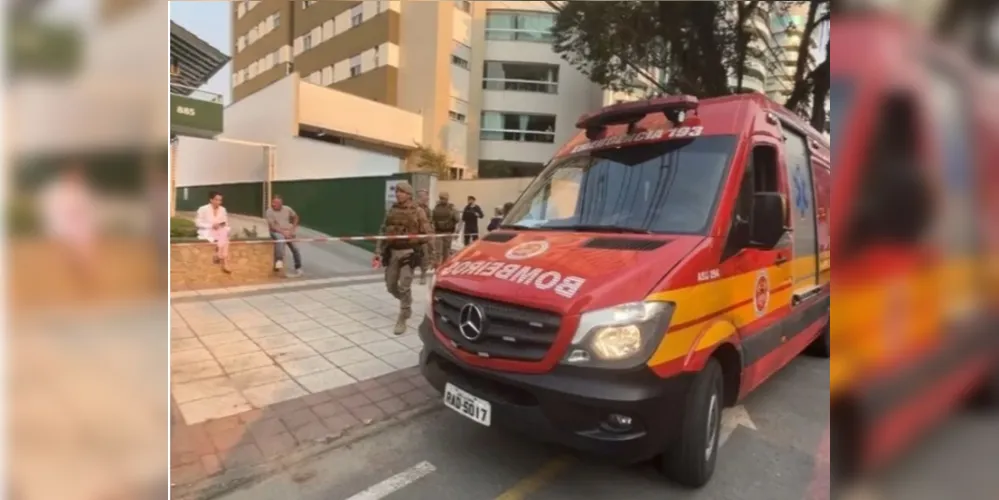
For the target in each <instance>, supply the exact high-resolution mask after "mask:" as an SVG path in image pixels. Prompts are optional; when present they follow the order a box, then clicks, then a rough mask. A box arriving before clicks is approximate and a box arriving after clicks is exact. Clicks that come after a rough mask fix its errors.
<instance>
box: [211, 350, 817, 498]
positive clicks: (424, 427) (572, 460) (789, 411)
mask: <svg viewBox="0 0 999 500" xmlns="http://www.w3.org/2000/svg"><path fill="white" fill-rule="evenodd" d="M828 401H829V364H828V361H826V360H819V359H812V358H807V357H802V358H800V359H798V360H796V361H794V362H793V363H792V364H791V365H789V366H788V367H787V368H785V369H784V370H783V371H781V372H780V373H778V374H777V375H775V376H774V378H772V379H771V380H770V381H769V382H768V383H767V384H765V385H764V387H763V388H761V389H760V390H759V391H758V392H757V393H755V394H753V395H752V396H750V397H749V398H748V399H747V400H746V401H745V402H744V405H745V410H746V412H747V414H748V415H749V418H750V419H751V421H752V424H746V423H744V424H743V425H739V426H735V427H734V429H733V430H732V432H731V434H730V435H729V438H728V440H727V441H726V442H725V444H724V446H723V448H722V450H721V454H720V455H719V463H718V468H717V470H716V473H715V477H714V479H713V481H712V482H711V483H710V484H709V485H708V486H706V487H705V488H703V489H701V490H696V491H692V490H685V489H683V488H680V487H678V486H675V485H673V484H670V483H669V482H667V481H666V480H664V479H662V478H660V477H659V476H658V475H657V474H656V472H655V470H654V469H653V467H652V466H650V465H641V466H634V467H615V466H611V465H607V464H602V463H599V462H598V461H594V460H592V459H587V458H582V457H575V456H573V455H572V454H570V453H568V452H567V450H564V449H560V448H558V447H553V446H547V445H542V444H539V443H536V442H533V441H530V440H527V439H525V438H522V437H520V436H519V435H516V434H511V433H507V432H503V431H500V430H499V429H494V428H485V427H480V426H478V425H477V424H475V423H474V422H472V421H470V420H467V419H465V418H464V417H461V416H459V415H458V414H456V413H453V412H451V411H450V410H446V409H443V408H442V409H440V410H438V411H435V412H431V413H429V414H425V415H423V416H420V417H417V418H415V419H413V420H411V421H409V422H407V423H405V424H403V425H400V426H397V427H394V428H390V429H387V430H385V431H383V432H382V433H380V434H378V435H374V436H371V437H369V438H366V439H364V440H362V441H359V442H356V443H354V444H353V445H351V446H349V447H345V448H341V449H338V450H334V451H332V452H330V453H328V454H326V455H323V456H321V457H318V458H316V459H313V460H312V461H309V462H306V463H302V464H299V465H298V466H297V467H295V468H293V469H291V470H289V471H286V472H284V473H281V474H280V475H276V476H273V477H271V478H269V479H267V480H265V481H263V482H260V483H258V484H256V485H253V486H250V487H248V488H246V489H242V490H237V491H233V492H231V493H229V494H227V495H226V496H225V497H223V498H225V499H226V500H243V499H249V500H264V499H268V500H269V499H274V498H284V499H296V500H297V499H301V500H313V499H315V500H319V499H322V500H333V499H350V500H377V499H381V498H388V499H391V500H403V499H405V500H440V499H460V500H480V499H481V500H487V499H494V498H502V499H504V500H513V499H521V498H530V499H532V500H533V499H536V500H561V499H565V500H569V499H576V498H607V499H612V498H628V499H633V500H643V499H650V500H651V499H662V498H675V499H725V500H728V499H733V500H736V499H746V500H774V499H782V500H794V499H808V500H820V499H825V498H827V496H828V479H827V477H828V465H827V463H828V452H827V451H824V450H827V449H828V447H827V446H824V445H823V440H824V438H825V436H826V431H827V428H828V421H829V409H828V408H829V403H828ZM740 413H741V412H740ZM754 426H755V428H756V429H755V430H754V429H752V428H751V427H754Z"/></svg>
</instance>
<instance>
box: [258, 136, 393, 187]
mask: <svg viewBox="0 0 999 500" xmlns="http://www.w3.org/2000/svg"><path fill="white" fill-rule="evenodd" d="M282 144H283V145H284V147H283V149H282V150H281V154H280V155H279V156H280V157H281V161H280V163H279V164H278V166H277V168H276V169H275V172H274V180H278V181H293V180H304V179H340V178H346V177H379V176H386V175H392V174H397V173H399V172H402V170H403V159H402V158H401V157H399V156H393V155H390V154H384V153H377V152H373V151H365V150H363V149H358V148H352V147H349V146H340V145H337V144H326V143H323V142H319V141H313V140H310V139H303V138H301V137H291V138H289V139H288V140H287V141H282Z"/></svg>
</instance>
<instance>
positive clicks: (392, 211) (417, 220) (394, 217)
mask: <svg viewBox="0 0 999 500" xmlns="http://www.w3.org/2000/svg"><path fill="white" fill-rule="evenodd" d="M433 232H434V230H433V228H432V227H430V220H429V219H428V218H427V214H426V212H424V211H423V209H422V208H421V207H420V206H419V205H418V204H417V203H415V202H413V201H412V200H409V201H406V202H404V203H396V204H394V205H392V207H391V208H389V210H388V212H387V213H386V214H385V220H384V221H382V227H381V231H380V233H381V234H382V235H385V236H402V235H416V234H433ZM426 240H427V238H410V239H392V240H378V243H377V244H376V245H375V255H381V254H382V251H383V250H384V249H385V248H392V249H406V248H417V247H419V246H421V245H423V244H425V243H426V242H427V241H426Z"/></svg>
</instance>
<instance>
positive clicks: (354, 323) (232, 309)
mask: <svg viewBox="0 0 999 500" xmlns="http://www.w3.org/2000/svg"><path fill="white" fill-rule="evenodd" d="M233 292H236V293H233ZM175 295H176V294H175ZM413 299H414V304H413V317H412V318H411V319H410V320H409V322H408V323H409V329H408V331H407V332H406V333H405V334H404V335H402V336H400V337H396V336H394V335H393V334H392V327H393V326H394V324H395V318H396V315H397V313H398V302H397V301H396V300H395V299H394V298H392V297H391V296H390V295H389V294H388V292H386V291H385V286H384V284H383V283H382V281H381V274H380V273H376V274H370V275H367V276H355V277H351V278H342V279H326V280H315V281H314V282H312V283H310V281H299V282H296V283H294V284H288V285H284V286H282V287H280V288H261V287H257V288H254V289H252V290H243V291H240V290H231V291H215V292H212V293H205V294H201V295H198V296H190V295H186V296H184V298H182V299H178V298H177V297H175V300H174V301H173V310H172V335H171V362H170V364H171V373H172V379H171V410H172V411H171V416H172V419H171V428H172V437H171V444H172V448H171V469H172V483H174V485H176V486H181V485H189V484H192V483H198V482H203V481H204V480H206V479H209V478H210V477H211V476H215V475H220V474H224V475H226V476H230V477H227V478H226V480H231V479H232V478H231V476H232V475H233V474H235V475H237V476H238V475H240V474H238V472H239V471H243V472H249V471H250V470H251V469H253V468H259V467H260V466H264V467H265V468H266V466H267V465H268V464H269V463H271V464H275V463H279V462H280V460H281V459H282V458H283V457H286V456H288V455H291V454H295V453H296V452H300V451H301V450H303V449H305V448H309V447H313V446H317V445H319V446H321V445H324V444H325V445H329V444H331V443H332V442H334V441H336V440H337V439H339V438H341V437H343V436H345V435H347V434H349V433H351V432H353V430H356V429H358V428H364V427H368V426H373V425H376V424H379V423H380V422H384V421H386V420H391V419H397V418H400V416H404V415H406V414H407V413H408V412H411V411H414V410H417V409H420V408H423V407H428V406H430V405H433V404H435V401H436V399H437V394H436V393H435V392H434V391H433V389H431V388H430V387H429V386H428V385H427V384H426V383H425V381H424V380H423V378H422V377H421V376H420V375H419V372H418V368H417V364H418V361H419V354H418V353H419V348H420V341H419V339H418V337H417V335H416V326H417V325H418V324H419V323H420V322H421V321H422V320H423V315H424V310H425V308H426V304H427V300H428V297H427V290H426V287H425V286H419V285H416V284H415V280H414V286H413ZM208 482H209V483H210V482H211V481H208Z"/></svg>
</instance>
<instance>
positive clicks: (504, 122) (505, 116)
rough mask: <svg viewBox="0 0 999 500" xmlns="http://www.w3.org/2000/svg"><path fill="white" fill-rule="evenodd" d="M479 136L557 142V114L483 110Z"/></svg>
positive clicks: (482, 137)
mask: <svg viewBox="0 0 999 500" xmlns="http://www.w3.org/2000/svg"><path fill="white" fill-rule="evenodd" d="M479 138H480V139H482V140H484V141H516V142H543V143H549V144H551V143H553V142H555V116H554V115H535V114H525V113H501V112H498V111H483V112H482V129H481V131H480V134H479Z"/></svg>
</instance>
